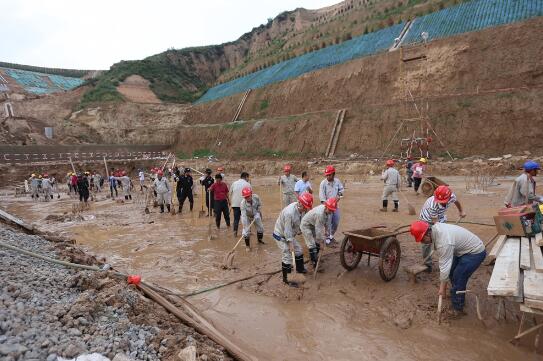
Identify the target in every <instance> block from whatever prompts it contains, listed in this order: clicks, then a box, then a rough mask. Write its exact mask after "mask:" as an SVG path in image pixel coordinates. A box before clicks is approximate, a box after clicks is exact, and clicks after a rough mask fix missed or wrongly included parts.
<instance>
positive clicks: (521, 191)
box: [504, 160, 543, 208]
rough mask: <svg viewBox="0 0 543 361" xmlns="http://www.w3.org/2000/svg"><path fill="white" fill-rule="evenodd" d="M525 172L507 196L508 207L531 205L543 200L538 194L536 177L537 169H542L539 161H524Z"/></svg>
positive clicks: (506, 203)
mask: <svg viewBox="0 0 543 361" xmlns="http://www.w3.org/2000/svg"><path fill="white" fill-rule="evenodd" d="M523 168H524V173H522V174H521V175H520V176H518V177H517V178H516V179H515V182H514V183H513V185H512V186H511V189H510V191H509V192H508V193H507V196H506V197H505V201H504V203H505V206H506V207H508V208H509V207H517V206H522V205H531V204H532V203H534V202H538V203H540V202H542V201H543V199H542V197H539V196H537V195H536V187H535V179H534V177H536V176H537V171H538V170H540V169H541V167H540V166H539V163H537V162H534V161H533V160H529V161H527V162H526V163H524V166H523Z"/></svg>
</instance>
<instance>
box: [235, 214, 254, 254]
mask: <svg viewBox="0 0 543 361" xmlns="http://www.w3.org/2000/svg"><path fill="white" fill-rule="evenodd" d="M253 223H255V220H254V219H253V221H252V222H251V223H250V224H249V228H251V226H252V225H253ZM243 238H244V237H243V236H241V237H239V239H238V241H237V242H236V245H235V246H234V248H232V250H231V251H230V252H234V250H235V249H236V248H237V247H238V245H239V243H240V242H241V240H242V239H243Z"/></svg>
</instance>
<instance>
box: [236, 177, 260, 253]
mask: <svg viewBox="0 0 543 361" xmlns="http://www.w3.org/2000/svg"><path fill="white" fill-rule="evenodd" d="M241 196H242V197H243V199H242V200H241V203H240V206H239V207H240V210H241V224H242V225H243V231H242V233H243V238H244V240H245V250H246V251H250V250H251V228H250V227H249V225H250V224H251V222H252V221H254V225H255V228H256V238H257V241H258V244H265V243H264V240H263V238H264V224H263V223H262V201H261V200H260V197H259V196H258V195H257V194H255V193H253V190H252V189H251V186H246V187H245V188H243V189H242V190H241Z"/></svg>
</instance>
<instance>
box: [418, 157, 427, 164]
mask: <svg viewBox="0 0 543 361" xmlns="http://www.w3.org/2000/svg"><path fill="white" fill-rule="evenodd" d="M419 162H422V163H426V162H427V161H426V158H420V159H419Z"/></svg>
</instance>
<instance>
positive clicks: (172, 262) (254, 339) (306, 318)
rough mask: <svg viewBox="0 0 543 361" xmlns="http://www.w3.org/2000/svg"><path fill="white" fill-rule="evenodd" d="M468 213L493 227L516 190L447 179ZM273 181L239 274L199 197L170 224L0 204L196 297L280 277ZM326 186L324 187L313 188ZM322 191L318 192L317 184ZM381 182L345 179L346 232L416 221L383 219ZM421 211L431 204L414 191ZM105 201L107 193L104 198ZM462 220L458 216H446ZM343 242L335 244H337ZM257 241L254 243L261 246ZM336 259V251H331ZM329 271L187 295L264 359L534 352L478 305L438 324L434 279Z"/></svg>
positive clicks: (21, 202)
mask: <svg viewBox="0 0 543 361" xmlns="http://www.w3.org/2000/svg"><path fill="white" fill-rule="evenodd" d="M447 181H449V182H450V183H451V185H452V186H453V187H454V188H455V190H456V192H457V194H458V195H459V197H460V200H461V201H462V203H463V204H464V206H465V208H466V211H467V213H468V217H469V220H471V221H483V222H489V221H490V220H491V216H492V215H493V214H494V212H495V209H496V208H498V207H500V205H501V200H502V199H503V193H505V190H506V189H507V186H508V184H509V183H507V184H504V185H501V186H499V187H493V188H492V189H491V192H493V193H491V194H487V195H472V194H469V193H467V192H465V190H464V185H463V181H462V179H460V178H452V177H448V178H447ZM273 183H274V179H272V178H265V179H257V180H255V181H254V182H253V184H254V188H255V192H256V193H258V194H259V195H260V196H261V198H262V200H263V203H264V223H265V228H266V238H265V241H266V242H267V244H266V245H264V246H260V247H256V246H254V247H253V251H252V252H250V253H246V252H245V250H244V249H243V247H240V248H239V250H238V252H237V253H236V258H235V265H236V266H237V267H238V269H235V270H228V271H225V270H222V269H221V267H220V265H221V263H222V260H223V256H224V254H225V252H227V251H228V250H229V248H231V247H232V246H233V244H234V243H235V242H236V241H237V239H236V238H234V236H233V235H232V234H231V232H230V231H227V230H226V229H224V223H223V229H222V230H220V231H218V232H217V231H216V230H215V227H214V225H212V227H211V230H212V231H211V235H212V238H213V239H212V240H209V237H208V236H209V227H208V219H207V218H205V217H204V218H199V217H198V210H199V209H200V207H199V206H200V203H199V201H200V199H199V198H196V199H195V211H194V212H193V213H189V212H186V210H187V208H188V204H185V213H183V214H182V215H175V216H171V215H169V214H162V215H161V214H158V209H156V208H155V209H153V208H151V214H150V215H145V214H144V212H143V208H144V206H143V205H141V204H139V202H140V199H138V198H139V196H138V197H135V200H134V202H133V203H129V204H117V203H114V202H112V201H111V200H106V199H103V200H100V201H99V202H96V203H95V204H93V206H92V209H91V210H89V211H86V212H84V216H85V218H86V220H84V221H67V222H64V223H59V222H45V221H44V220H43V219H44V218H45V216H46V215H48V214H50V213H53V214H62V213H64V212H68V213H69V212H70V210H71V204H73V203H74V202H75V201H74V200H72V199H69V198H67V197H66V196H63V198H62V199H61V200H60V201H57V200H55V201H54V202H51V203H41V202H40V203H33V202H32V201H31V200H29V199H28V198H10V197H3V198H2V199H1V201H2V206H5V207H7V208H8V210H10V211H12V212H13V213H15V214H17V215H19V216H20V217H22V218H24V219H27V220H30V221H32V222H36V223H37V224H38V225H39V226H40V227H41V228H44V229H48V230H51V231H56V232H64V233H66V234H70V235H73V236H74V237H75V238H76V239H77V242H78V244H79V245H81V246H83V247H84V248H86V249H87V250H88V251H89V252H91V253H93V254H95V255H98V256H103V257H106V259H107V261H108V262H109V263H111V264H113V265H114V266H115V267H116V268H118V269H120V270H123V271H126V272H134V273H138V274H141V275H142V276H143V278H144V279H145V280H148V281H151V282H156V283H158V284H160V285H163V286H166V287H169V288H171V289H175V290H178V291H181V292H191V291H194V290H198V289H202V288H206V287H209V286H213V285H216V284H220V283H223V282H225V281H228V280H233V279H237V278H241V277H243V276H246V275H250V274H253V273H255V272H257V271H258V272H265V271H272V270H277V269H279V262H280V261H279V251H278V249H277V247H276V246H275V244H274V241H273V240H272V239H271V237H270V236H269V235H270V233H271V231H272V229H273V224H274V222H275V217H276V215H277V213H278V211H279V194H278V189H277V187H276V186H274V185H273ZM314 183H318V182H314ZM314 188H317V184H314ZM381 191H382V185H381V183H380V182H378V181H377V180H376V179H371V180H370V181H369V182H360V181H357V179H354V178H353V179H349V180H348V182H347V191H346V197H345V198H344V200H342V202H341V208H342V221H341V227H340V230H341V229H343V230H347V229H354V228H362V227H364V226H368V225H374V224H385V225H387V226H389V227H395V226H399V225H402V224H407V223H409V222H410V221H411V220H412V219H414V218H415V216H408V215H406V212H405V206H404V207H403V208H404V211H402V212H400V213H398V214H394V213H387V214H382V213H380V212H379V211H378V208H379V207H380V193H381ZM406 196H407V197H408V198H409V200H410V202H412V203H413V204H414V205H415V207H416V208H420V206H421V205H422V203H423V202H424V197H422V196H416V195H414V194H412V191H411V192H410V193H407V194H406ZM100 198H104V195H101V196H99V199H100ZM450 217H451V218H452V219H454V218H455V217H456V210H455V209H452V210H451V211H450ZM469 228H470V229H472V230H473V231H474V232H476V233H477V234H479V235H480V236H481V238H483V239H488V238H489V237H490V236H491V235H492V234H493V231H494V230H493V229H492V228H488V227H487V228H485V227H478V226H469ZM338 238H339V237H338ZM399 240H400V243H401V245H402V265H401V266H403V265H408V264H414V263H416V262H420V259H419V257H420V253H419V252H420V251H419V250H418V248H417V247H416V245H414V243H413V242H412V240H410V239H409V237H407V236H400V237H399ZM253 244H254V240H253ZM327 251H328V252H333V251H335V250H327ZM323 268H325V272H324V273H323V274H320V275H319V277H318V279H317V281H312V280H309V281H308V282H307V284H306V286H305V288H304V289H303V290H292V289H288V288H285V287H284V286H283V285H282V284H281V282H280V279H279V276H278V275H276V276H273V277H271V278H270V279H269V280H267V279H266V278H263V277H260V278H258V279H255V282H252V281H251V282H247V283H246V284H245V283H244V284H243V285H233V286H229V287H226V288H222V289H219V290H216V291H212V292H209V293H205V294H202V295H199V296H196V297H191V298H190V299H191V301H192V302H193V303H194V304H195V305H196V306H198V307H199V308H200V309H201V310H203V312H204V314H205V315H206V316H207V317H209V318H210V319H211V320H212V321H214V323H215V324H217V325H219V327H220V328H222V329H223V330H225V332H226V333H227V334H230V335H231V337H232V338H233V339H234V340H235V341H236V342H237V343H239V344H241V345H243V346H244V347H246V348H247V349H249V350H251V352H252V353H253V354H255V355H257V356H258V357H259V358H260V359H263V360H285V359H295V360H375V359H380V360H436V359H443V358H444V359H447V360H490V359H492V360H528V359H532V357H535V356H533V354H530V353H529V352H528V351H529V350H530V348H529V347H528V346H527V345H524V346H521V347H518V348H516V347H513V346H511V345H510V344H509V343H507V342H506V341H507V340H508V339H509V338H510V337H512V335H513V334H514V327H515V326H516V325H515V323H512V322H509V323H507V322H505V323H504V322H502V323H500V324H496V323H495V322H491V321H488V322H487V324H488V325H489V327H485V326H483V325H482V324H480V323H479V322H477V321H476V319H475V318H474V312H473V311H474V310H473V302H472V301H470V300H469V299H468V307H467V310H468V313H470V315H469V316H468V317H466V318H464V319H462V320H452V321H447V322H445V323H444V324H443V325H441V326H438V325H437V323H436V322H435V320H434V319H435V300H436V298H437V295H436V292H437V291H436V290H437V281H436V279H437V275H436V274H434V275H429V276H427V277H426V278H424V279H423V280H422V282H419V283H418V284H417V285H412V284H410V283H409V282H408V280H407V277H406V276H405V274H403V273H402V271H401V270H400V271H399V273H398V275H397V277H396V278H395V279H394V280H393V281H391V282H389V283H384V282H383V281H382V280H381V279H380V278H379V275H378V270H377V262H376V260H371V261H370V266H369V267H368V266H367V265H366V259H364V260H363V262H361V265H360V266H359V267H358V268H357V269H356V270H354V271H352V272H349V273H345V272H344V271H343V269H342V267H341V266H340V265H339V258H338V256H337V255H331V256H329V257H327V258H326V259H325V261H324V263H323ZM488 277H489V276H488V272H487V270H486V269H484V270H483V269H481V270H479V271H477V273H476V275H475V277H474V280H473V281H472V283H471V284H470V288H472V289H474V290H475V291H476V292H477V293H478V294H479V295H480V296H481V297H482V298H486V297H485V288H486V284H487V282H488ZM484 305H485V306H486V308H484V309H483V313H484V316H485V318H486V319H488V320H490V319H491V315H492V314H493V312H495V309H494V308H492V307H493V303H492V301H490V300H486V301H484Z"/></svg>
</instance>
